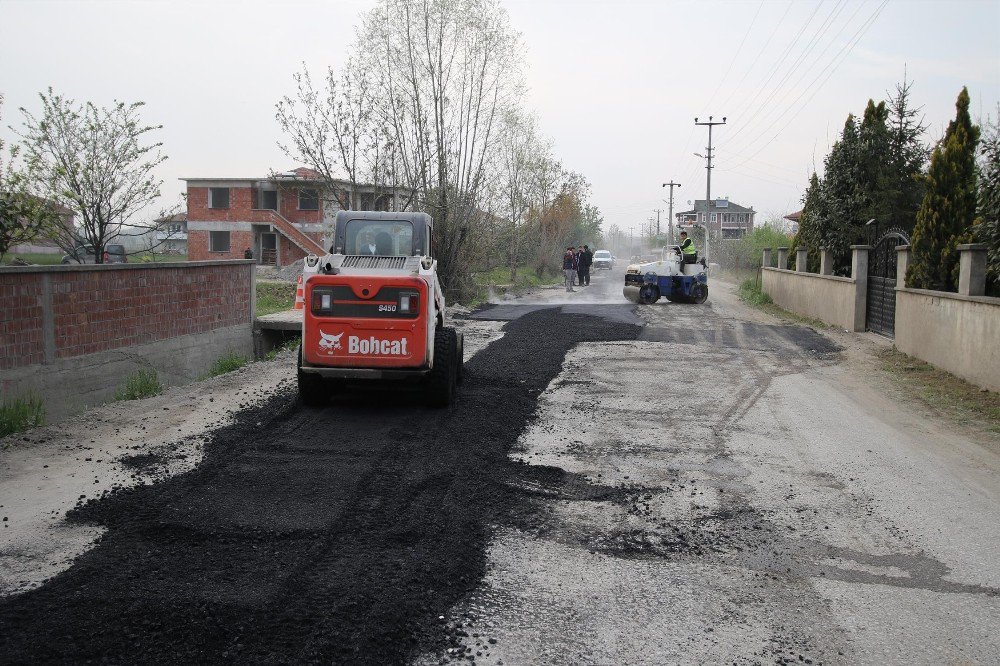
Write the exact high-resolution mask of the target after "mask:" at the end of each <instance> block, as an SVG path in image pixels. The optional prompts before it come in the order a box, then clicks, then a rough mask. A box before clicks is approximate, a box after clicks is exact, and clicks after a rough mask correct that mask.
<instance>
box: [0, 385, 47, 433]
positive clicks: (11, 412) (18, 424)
mask: <svg viewBox="0 0 1000 666" xmlns="http://www.w3.org/2000/svg"><path fill="white" fill-rule="evenodd" d="M43 423H45V405H43V404H42V399H41V398H39V397H38V396H36V395H28V396H24V397H21V398H5V399H4V400H0V437H6V436H7V435H12V434H14V433H15V432H21V431H22V430H27V429H28V428H36V427H38V426H40V425H42V424H43Z"/></svg>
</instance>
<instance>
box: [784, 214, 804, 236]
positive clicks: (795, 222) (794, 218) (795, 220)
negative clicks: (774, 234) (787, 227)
mask: <svg viewBox="0 0 1000 666" xmlns="http://www.w3.org/2000/svg"><path fill="white" fill-rule="evenodd" d="M785 219H786V220H788V221H789V222H791V223H792V224H791V227H792V229H791V233H792V234H797V233H798V232H799V223H800V222H801V221H802V211H801V210H798V211H795V212H794V213H789V214H788V215H786V216H785Z"/></svg>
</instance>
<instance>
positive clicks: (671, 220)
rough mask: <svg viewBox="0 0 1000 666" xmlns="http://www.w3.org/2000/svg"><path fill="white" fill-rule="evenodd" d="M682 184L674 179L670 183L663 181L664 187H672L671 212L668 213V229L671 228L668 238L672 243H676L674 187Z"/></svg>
mask: <svg viewBox="0 0 1000 666" xmlns="http://www.w3.org/2000/svg"><path fill="white" fill-rule="evenodd" d="M680 186H681V184H680V183H675V182H674V181H670V182H669V183H663V187H669V188H670V201H669V206H670V212H669V213H667V229H669V230H670V234H669V238H668V239H667V242H668V243H670V244H671V245H673V244H674V188H675V187H680Z"/></svg>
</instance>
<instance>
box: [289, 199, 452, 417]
mask: <svg viewBox="0 0 1000 666" xmlns="http://www.w3.org/2000/svg"><path fill="white" fill-rule="evenodd" d="M433 225H434V222H433V220H432V219H431V217H430V215H427V214H426V213H382V212H368V211H341V212H339V213H337V220H336V224H335V226H334V231H333V239H332V242H331V243H330V246H329V247H330V254H327V255H326V256H323V257H317V256H315V255H310V256H308V257H306V259H305V266H304V269H303V279H304V292H305V294H304V298H305V311H304V313H303V318H302V345H301V347H299V364H298V382H299V395H300V396H301V397H302V401H303V402H304V403H305V404H307V405H322V404H324V403H325V402H326V401H327V400H328V399H329V397H330V395H331V394H332V393H334V392H335V391H336V390H337V389H339V388H342V387H343V386H344V385H345V384H346V383H349V382H357V383H360V382H387V383H388V382H392V383H394V384H407V383H409V384H418V385H420V386H422V388H423V389H424V390H425V391H426V393H427V398H428V402H429V403H430V404H431V405H433V406H436V407H445V406H447V405H449V404H451V403H452V401H453V400H454V399H455V393H456V390H457V388H456V386H457V384H458V383H460V382H461V379H462V356H463V342H462V336H461V335H460V334H459V333H457V332H456V331H455V329H454V328H450V327H448V326H445V303H444V295H443V294H442V292H441V287H440V284H439V283H438V279H437V261H436V260H435V259H434V251H433V240H432V239H433Z"/></svg>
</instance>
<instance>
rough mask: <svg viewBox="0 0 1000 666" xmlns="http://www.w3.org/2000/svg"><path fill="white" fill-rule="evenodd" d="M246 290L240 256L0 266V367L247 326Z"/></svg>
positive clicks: (247, 267) (249, 272) (246, 268)
mask: <svg viewBox="0 0 1000 666" xmlns="http://www.w3.org/2000/svg"><path fill="white" fill-rule="evenodd" d="M240 252H242V249H241V250H240ZM252 290H253V266H252V263H251V262H245V261H238V262H205V263H200V262H199V263H186V264H184V263H176V264H159V265H148V264H126V265H122V264H114V265H109V266H51V267H44V268H42V267H31V268H10V269H8V268H4V269H0V370H6V369H11V368H19V367H23V366H29V365H35V364H40V363H51V362H54V361H56V360H60V359H67V358H72V357H77V356H83V355H86V354H93V353H96V352H105V351H110V350H114V349H120V348H125V347H132V346H135V345H142V344H147V343H153V342H157V341H160V340H165V339H169V338H175V337H178V336H183V335H190V334H197V333H207V332H210V331H214V330H216V329H222V328H226V327H230V326H237V325H240V324H252V308H253V304H252V299H253V291H252Z"/></svg>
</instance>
